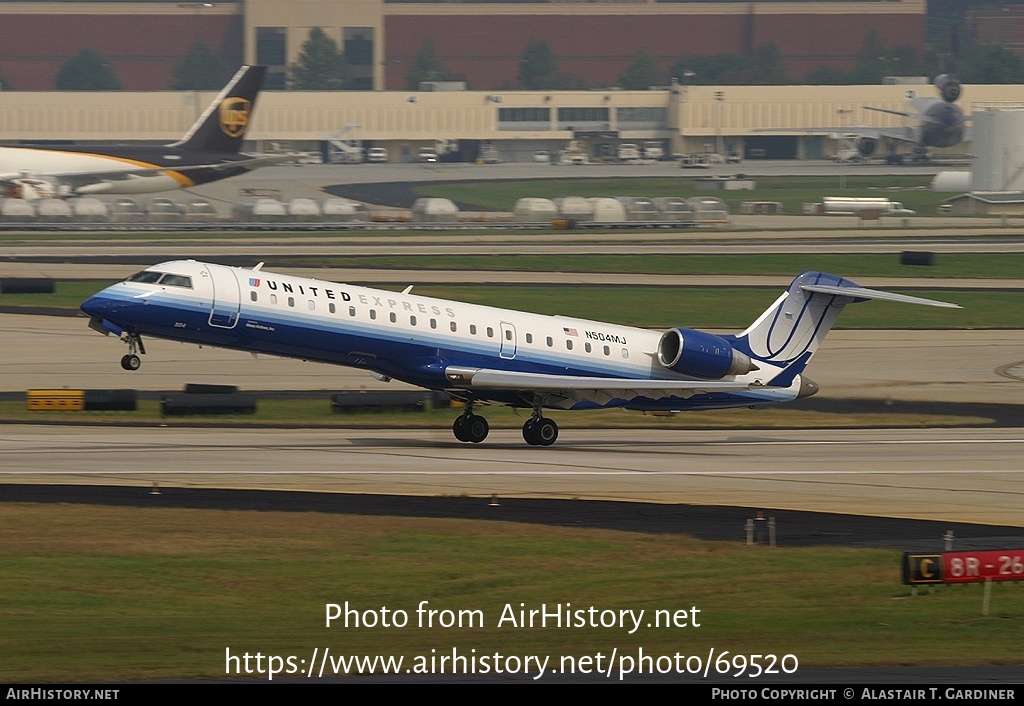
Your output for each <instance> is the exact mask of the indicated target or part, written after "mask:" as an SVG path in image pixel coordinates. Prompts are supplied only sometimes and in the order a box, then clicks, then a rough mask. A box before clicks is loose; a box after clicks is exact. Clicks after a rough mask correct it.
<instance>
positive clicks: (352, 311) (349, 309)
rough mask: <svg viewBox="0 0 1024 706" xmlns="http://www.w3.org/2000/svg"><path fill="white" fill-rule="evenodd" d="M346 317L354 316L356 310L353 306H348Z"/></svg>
mask: <svg viewBox="0 0 1024 706" xmlns="http://www.w3.org/2000/svg"><path fill="white" fill-rule="evenodd" d="M348 315H349V316H355V315H356V308H355V307H354V306H350V307H349V308H348Z"/></svg>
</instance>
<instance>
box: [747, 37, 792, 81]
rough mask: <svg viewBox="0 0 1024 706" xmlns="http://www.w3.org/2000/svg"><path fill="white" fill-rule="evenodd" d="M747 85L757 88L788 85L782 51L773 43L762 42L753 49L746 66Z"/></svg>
mask: <svg viewBox="0 0 1024 706" xmlns="http://www.w3.org/2000/svg"><path fill="white" fill-rule="evenodd" d="M747 75H748V78H749V80H748V81H747V83H750V84H752V85H759V86H783V85H786V84H788V83H790V79H789V73H788V72H787V71H786V61H785V59H783V58H782V50H780V49H779V45H778V44H776V43H775V42H764V43H763V44H758V45H757V46H756V47H755V48H754V53H753V54H751V56H750V60H749V62H748V64H747Z"/></svg>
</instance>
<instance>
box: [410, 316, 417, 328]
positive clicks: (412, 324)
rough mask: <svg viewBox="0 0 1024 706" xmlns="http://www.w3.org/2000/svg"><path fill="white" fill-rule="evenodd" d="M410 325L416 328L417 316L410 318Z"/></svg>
mask: <svg viewBox="0 0 1024 706" xmlns="http://www.w3.org/2000/svg"><path fill="white" fill-rule="evenodd" d="M409 325H410V326H415V325H416V317H415V316H410V317H409Z"/></svg>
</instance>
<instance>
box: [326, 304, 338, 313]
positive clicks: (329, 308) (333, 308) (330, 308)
mask: <svg viewBox="0 0 1024 706" xmlns="http://www.w3.org/2000/svg"><path fill="white" fill-rule="evenodd" d="M327 311H329V312H331V313H332V314H334V313H337V311H338V307H336V306H334V302H331V303H330V304H328V305H327Z"/></svg>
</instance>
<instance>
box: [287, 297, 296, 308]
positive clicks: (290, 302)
mask: <svg viewBox="0 0 1024 706" xmlns="http://www.w3.org/2000/svg"><path fill="white" fill-rule="evenodd" d="M288 306H295V297H288Z"/></svg>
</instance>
